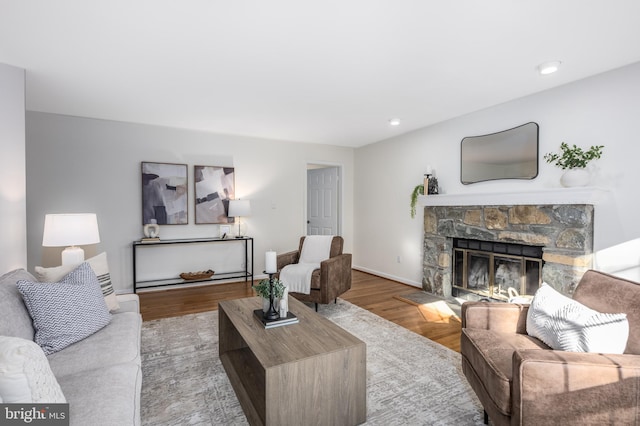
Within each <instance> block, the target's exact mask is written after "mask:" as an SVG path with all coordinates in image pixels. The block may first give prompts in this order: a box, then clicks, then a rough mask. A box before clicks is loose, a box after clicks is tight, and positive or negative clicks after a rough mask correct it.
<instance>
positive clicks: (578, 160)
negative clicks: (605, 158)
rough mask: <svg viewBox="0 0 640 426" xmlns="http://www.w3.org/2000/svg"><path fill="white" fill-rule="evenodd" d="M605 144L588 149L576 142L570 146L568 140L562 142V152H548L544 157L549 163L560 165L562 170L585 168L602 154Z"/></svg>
mask: <svg viewBox="0 0 640 426" xmlns="http://www.w3.org/2000/svg"><path fill="white" fill-rule="evenodd" d="M603 148H604V145H593V146H592V147H591V148H589V149H588V150H587V151H585V150H583V149H582V148H580V147H579V146H576V145H575V144H574V145H573V146H569V145H568V144H567V143H566V142H562V143H561V144H560V150H561V151H562V153H561V154H558V153H555V152H548V153H546V154H545V155H544V159H545V160H546V161H547V163H549V164H553V165H554V166H558V167H560V168H561V169H562V170H567V169H568V170H573V169H584V168H585V167H587V164H589V162H590V161H591V160H595V159H597V158H600V157H601V156H602V149H603Z"/></svg>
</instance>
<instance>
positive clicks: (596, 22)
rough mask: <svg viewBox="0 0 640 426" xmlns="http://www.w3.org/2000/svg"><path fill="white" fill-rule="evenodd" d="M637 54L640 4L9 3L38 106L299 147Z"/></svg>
mask: <svg viewBox="0 0 640 426" xmlns="http://www.w3.org/2000/svg"><path fill="white" fill-rule="evenodd" d="M548 60H560V61H562V63H563V64H562V67H561V69H560V71H559V72H558V73H556V74H553V75H549V76H540V75H538V74H537V73H536V70H535V68H536V66H537V65H538V64H539V63H541V62H544V61H548ZM638 61H640V1H638V0H590V1H585V0H518V1H514V0H482V1H480V0H448V1H445V0H437V1H436V0H322V1H320V0H318V1H309V0H306V1H305V0H268V1H264V0H263V1H260V0H224V1H220V0H108V1H107V0H103V1H97V0H96V1H87V0H56V1H50V0H0V62H1V63H5V64H10V65H15V66H18V67H22V68H25V69H26V70H27V95H26V96H27V109H28V110H31V111H44V112H52V113H58V114H68V115H75V116H84V117H94V118H102V119H110V120H119V121H127V122H136V123H146V124H157V125H163V126H171V127H180V128H188V129H198V130H205V131H212V132H217V133H225V134H238V135H247V136H256V137H262V138H270V139H282V140H291V141H299V142H315V143H322V144H332V145H344V146H352V147H358V146H362V145H366V144H369V143H373V142H376V141H379V140H382V139H386V138H389V137H392V136H395V135H398V134H401V133H405V132H408V131H411V130H414V129H417V128H420V127H423V126H427V125H430V124H433V123H437V122H440V121H443V120H446V119H449V118H452V117H456V116H460V115H463V114H466V113H469V112H473V111H477V110H479V109H482V108H486V107H488V106H491V105H496V104H499V103H502V102H505V101H508V100H511V99H515V98H518V97H522V96H525V95H528V94H531V93H534V92H538V91H542V90H546V89H549V88H552V87H555V86H558V85H561V84H565V83H568V82H571V81H574V80H578V79H582V78H584V77H587V76H590V75H594V74H598V73H601V72H604V71H607V70H610V69H614V68H618V67H621V66H624V65H627V64H630V63H633V62H638ZM395 117H398V118H400V119H401V120H402V124H401V125H400V126H398V127H390V126H389V125H388V120H389V119H390V118H395Z"/></svg>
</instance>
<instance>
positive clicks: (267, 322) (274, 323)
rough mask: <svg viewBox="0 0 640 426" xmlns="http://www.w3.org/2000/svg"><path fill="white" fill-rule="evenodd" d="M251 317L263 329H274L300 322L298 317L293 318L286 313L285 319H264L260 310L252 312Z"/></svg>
mask: <svg viewBox="0 0 640 426" xmlns="http://www.w3.org/2000/svg"><path fill="white" fill-rule="evenodd" d="M253 315H254V316H255V317H256V318H257V319H258V320H259V321H260V322H261V323H262V325H264V328H274V327H280V326H283V325H290V324H296V323H299V322H300V320H298V317H297V316H295V315H294V314H293V313H292V312H287V316H286V317H279V318H277V319H267V318H265V317H264V312H263V311H262V309H256V310H255V311H253Z"/></svg>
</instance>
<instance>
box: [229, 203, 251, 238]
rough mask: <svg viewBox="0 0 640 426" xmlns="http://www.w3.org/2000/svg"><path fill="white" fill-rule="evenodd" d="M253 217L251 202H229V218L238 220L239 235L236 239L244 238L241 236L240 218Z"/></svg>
mask: <svg viewBox="0 0 640 426" xmlns="http://www.w3.org/2000/svg"><path fill="white" fill-rule="evenodd" d="M249 215H251V203H249V200H229V217H237V218H238V235H236V238H244V236H242V235H241V234H240V217H242V216H249Z"/></svg>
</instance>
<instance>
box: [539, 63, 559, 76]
mask: <svg viewBox="0 0 640 426" xmlns="http://www.w3.org/2000/svg"><path fill="white" fill-rule="evenodd" d="M561 63H562V62H560V61H549V62H543V63H541V64H540V65H538V72H539V73H540V74H542V75H547V74H553V73H554V72H556V71H558V68H560V64H561Z"/></svg>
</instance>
